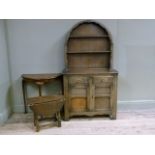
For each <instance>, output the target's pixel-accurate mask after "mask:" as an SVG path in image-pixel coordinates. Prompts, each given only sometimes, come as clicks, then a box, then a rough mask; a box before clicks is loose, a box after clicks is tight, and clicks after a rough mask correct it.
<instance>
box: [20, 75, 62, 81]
mask: <svg viewBox="0 0 155 155" xmlns="http://www.w3.org/2000/svg"><path fill="white" fill-rule="evenodd" d="M61 75H62V74H61V73H49V74H22V78H23V79H25V80H51V79H54V78H57V77H59V76H61Z"/></svg>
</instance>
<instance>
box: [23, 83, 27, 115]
mask: <svg viewBox="0 0 155 155" xmlns="http://www.w3.org/2000/svg"><path fill="white" fill-rule="evenodd" d="M22 89H23V98H24V111H25V113H27V112H28V111H27V103H26V98H27V90H26V82H25V81H24V80H22Z"/></svg>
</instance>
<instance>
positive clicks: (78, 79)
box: [69, 76, 88, 84]
mask: <svg viewBox="0 0 155 155" xmlns="http://www.w3.org/2000/svg"><path fill="white" fill-rule="evenodd" d="M87 83H88V77H85V76H71V77H69V84H87Z"/></svg>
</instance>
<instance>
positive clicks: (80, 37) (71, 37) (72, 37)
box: [69, 35, 109, 39]
mask: <svg viewBox="0 0 155 155" xmlns="http://www.w3.org/2000/svg"><path fill="white" fill-rule="evenodd" d="M69 38H70V39H84V38H109V36H108V35H101V36H95V35H93V36H92V35H91V36H89V35H87V36H82V35H81V36H70V37H69Z"/></svg>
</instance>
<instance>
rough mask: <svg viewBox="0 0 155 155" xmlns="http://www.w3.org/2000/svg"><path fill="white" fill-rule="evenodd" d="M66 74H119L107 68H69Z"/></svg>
mask: <svg viewBox="0 0 155 155" xmlns="http://www.w3.org/2000/svg"><path fill="white" fill-rule="evenodd" d="M64 74H118V72H117V71H116V70H114V69H107V68H69V69H67V70H65V71H64Z"/></svg>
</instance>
